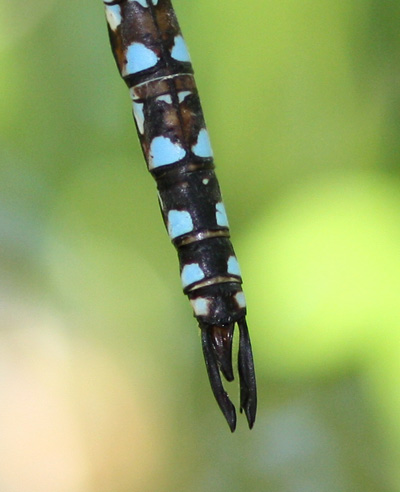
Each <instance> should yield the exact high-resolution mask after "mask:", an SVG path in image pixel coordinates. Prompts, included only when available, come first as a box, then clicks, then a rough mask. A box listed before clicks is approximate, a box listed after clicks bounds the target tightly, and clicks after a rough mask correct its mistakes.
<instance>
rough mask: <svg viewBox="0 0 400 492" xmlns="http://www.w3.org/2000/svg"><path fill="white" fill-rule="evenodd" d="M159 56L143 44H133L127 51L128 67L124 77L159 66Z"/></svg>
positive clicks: (126, 66)
mask: <svg viewBox="0 0 400 492" xmlns="http://www.w3.org/2000/svg"><path fill="white" fill-rule="evenodd" d="M157 62H158V56H157V55H156V54H155V53H154V52H153V51H151V49H149V48H146V46H145V45H144V44H142V43H132V44H131V45H130V46H128V48H127V50H126V65H125V69H124V74H123V75H130V74H133V73H137V72H141V71H142V70H147V69H148V68H152V67H154V65H157Z"/></svg>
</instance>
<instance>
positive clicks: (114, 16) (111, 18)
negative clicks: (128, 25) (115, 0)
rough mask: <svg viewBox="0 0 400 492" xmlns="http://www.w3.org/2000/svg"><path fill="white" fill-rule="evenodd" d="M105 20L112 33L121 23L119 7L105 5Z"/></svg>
mask: <svg viewBox="0 0 400 492" xmlns="http://www.w3.org/2000/svg"><path fill="white" fill-rule="evenodd" d="M106 18H107V22H108V25H109V26H110V29H111V30H112V31H115V30H116V29H117V28H118V26H119V25H120V24H121V22H122V16H121V7H120V6H119V5H107V4H106Z"/></svg>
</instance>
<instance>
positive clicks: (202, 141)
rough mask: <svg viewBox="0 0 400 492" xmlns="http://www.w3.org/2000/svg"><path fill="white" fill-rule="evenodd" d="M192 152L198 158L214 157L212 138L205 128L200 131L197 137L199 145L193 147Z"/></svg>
mask: <svg viewBox="0 0 400 492" xmlns="http://www.w3.org/2000/svg"><path fill="white" fill-rule="evenodd" d="M192 151H193V153H194V154H195V155H197V156H198V157H212V156H213V151H212V149H211V143H210V137H209V136H208V132H207V130H206V129H205V128H203V129H202V130H200V131H199V134H198V135H197V143H196V145H193V147H192Z"/></svg>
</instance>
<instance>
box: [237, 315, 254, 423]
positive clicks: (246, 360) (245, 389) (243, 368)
mask: <svg viewBox="0 0 400 492" xmlns="http://www.w3.org/2000/svg"><path fill="white" fill-rule="evenodd" d="M238 326H239V332H240V337H239V354H238V366H239V379H240V411H241V412H242V410H244V413H245V414H246V417H247V422H248V424H249V428H250V429H251V428H252V427H253V425H254V421H255V419H256V413H257V385H256V374H255V371H254V361H253V353H252V350H251V342H250V336H249V330H248V328H247V323H246V319H245V318H242V319H240V320H239V321H238Z"/></svg>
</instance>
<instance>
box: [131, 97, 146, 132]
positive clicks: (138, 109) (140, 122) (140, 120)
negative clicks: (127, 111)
mask: <svg viewBox="0 0 400 492" xmlns="http://www.w3.org/2000/svg"><path fill="white" fill-rule="evenodd" d="M143 108H144V104H143V103H137V102H133V116H134V117H135V120H136V124H137V127H138V130H139V132H140V133H141V134H142V135H143V133H144V112H143Z"/></svg>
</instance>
